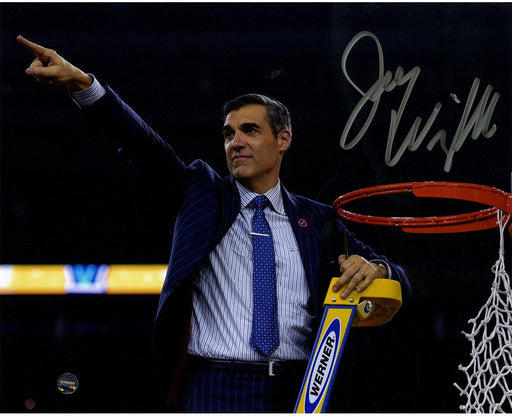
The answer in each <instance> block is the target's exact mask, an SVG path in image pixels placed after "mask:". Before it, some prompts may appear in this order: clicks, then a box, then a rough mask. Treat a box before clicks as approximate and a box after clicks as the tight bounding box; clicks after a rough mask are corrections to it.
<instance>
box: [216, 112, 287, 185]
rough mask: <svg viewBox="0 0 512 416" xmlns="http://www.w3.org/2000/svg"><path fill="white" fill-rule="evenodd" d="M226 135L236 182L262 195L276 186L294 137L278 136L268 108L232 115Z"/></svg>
mask: <svg viewBox="0 0 512 416" xmlns="http://www.w3.org/2000/svg"><path fill="white" fill-rule="evenodd" d="M223 134H224V150H225V152H226V160H227V163H228V168H229V171H230V172H231V175H233V177H234V178H235V179H236V180H238V181H239V182H240V183H241V184H242V185H244V186H246V187H247V188H249V189H250V190H252V191H254V192H258V193H264V192H266V191H268V190H269V189H271V188H272V187H273V186H275V185H276V183H277V180H278V177H279V169H280V167H281V160H282V158H283V154H284V152H285V151H286V149H288V147H289V146H290V143H291V133H290V132H289V131H288V130H282V131H281V132H280V133H279V134H278V135H277V137H276V136H274V134H273V132H272V128H271V127H270V123H269V121H268V118H267V110H266V108H265V106H263V105H260V104H249V105H246V106H244V107H242V108H240V109H238V110H233V111H231V112H230V113H229V114H228V116H227V117H226V121H225V122H224V128H223Z"/></svg>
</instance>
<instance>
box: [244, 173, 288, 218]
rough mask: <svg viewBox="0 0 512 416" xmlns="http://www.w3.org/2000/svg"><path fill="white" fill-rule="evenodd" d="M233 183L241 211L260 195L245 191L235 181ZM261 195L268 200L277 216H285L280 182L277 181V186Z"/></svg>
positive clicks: (245, 189)
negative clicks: (238, 197) (236, 190)
mask: <svg viewBox="0 0 512 416" xmlns="http://www.w3.org/2000/svg"><path fill="white" fill-rule="evenodd" d="M235 183H236V186H237V188H238V192H239V193H240V202H241V208H242V209H244V208H246V207H247V205H249V204H250V203H251V201H252V200H253V199H254V198H256V197H257V196H258V195H260V194H258V193H256V192H253V191H251V190H249V189H247V188H246V187H245V186H243V185H242V184H241V183H239V182H238V181H235ZM263 195H265V196H266V197H267V198H268V200H269V201H270V204H271V205H272V208H274V211H276V212H277V213H278V214H281V215H286V212H285V210H284V202H283V194H282V193H281V180H278V181H277V185H276V186H274V187H273V188H272V189H270V190H268V191H267V192H265V193H264V194H263Z"/></svg>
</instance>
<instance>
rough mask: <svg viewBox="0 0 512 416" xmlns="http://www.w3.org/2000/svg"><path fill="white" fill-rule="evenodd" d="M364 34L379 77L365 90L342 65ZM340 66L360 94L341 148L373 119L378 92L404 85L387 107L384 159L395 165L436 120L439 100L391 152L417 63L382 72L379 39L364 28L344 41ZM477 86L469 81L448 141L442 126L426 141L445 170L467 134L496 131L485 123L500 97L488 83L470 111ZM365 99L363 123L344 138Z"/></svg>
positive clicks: (352, 142)
mask: <svg viewBox="0 0 512 416" xmlns="http://www.w3.org/2000/svg"><path fill="white" fill-rule="evenodd" d="M365 37H370V38H371V39H373V40H374V42H375V45H376V47H377V53H378V58H379V76H378V79H377V80H376V81H375V82H374V83H373V85H372V86H370V88H368V90H367V91H362V90H361V89H360V88H359V87H358V86H357V85H356V84H355V83H354V82H353V81H352V79H351V78H350V76H349V75H348V73H347V67H346V64H347V59H348V56H349V54H350V52H351V51H352V49H353V48H354V46H355V45H356V44H357V42H358V41H359V40H361V39H362V38H365ZM341 68H342V71H343V75H344V76H345V78H346V79H347V81H348V82H349V83H350V84H351V85H352V86H353V87H354V88H355V89H356V91H358V92H359V93H360V94H361V95H362V97H361V99H360V100H359V102H358V103H357V104H356V106H355V108H354V110H353V111H352V114H351V115H350V117H349V119H348V121H347V123H346V124H345V128H344V129H343V133H342V134H341V139H340V146H341V148H342V149H345V150H348V149H351V148H353V147H354V146H355V145H357V144H358V143H359V141H360V140H361V139H362V138H363V136H364V134H365V133H366V131H367V130H368V128H369V126H370V124H371V123H372V121H373V117H374V116H375V113H376V112H377V109H378V107H379V102H380V99H381V97H382V95H383V94H384V93H385V92H390V91H393V90H394V89H395V88H396V87H401V86H403V85H406V89H405V92H404V95H403V97H402V101H401V103H400V106H399V108H398V110H395V109H392V110H391V119H390V123H389V131H388V139H387V144H386V154H385V162H386V164H387V165H388V166H395V165H396V164H397V163H398V161H399V160H400V158H401V157H402V155H403V154H404V153H405V151H406V150H407V149H409V150H410V151H411V152H414V151H415V150H417V149H418V148H419V147H420V146H421V144H422V143H423V141H424V140H425V137H426V136H427V134H428V133H429V131H430V129H431V127H432V125H433V123H434V121H435V120H436V117H437V115H438V114H439V112H440V111H441V108H442V104H441V103H439V102H437V103H436V104H435V106H434V109H433V110H432V113H431V114H430V116H429V118H428V119H427V121H426V122H425V123H424V125H423V127H422V128H421V123H422V119H421V117H416V118H415V120H414V122H413V124H412V126H411V128H410V129H409V132H408V133H407V135H406V137H405V139H404V140H403V142H402V143H401V144H399V145H398V149H397V150H396V152H395V154H394V155H393V148H394V147H395V146H394V144H395V138H396V133H397V130H398V127H399V124H400V121H401V119H402V115H403V113H404V111H405V107H406V105H407V102H408V100H409V97H410V95H411V93H412V90H413V88H414V84H415V83H416V80H417V79H418V77H419V74H420V71H421V69H420V68H419V67H418V66H415V67H414V68H412V69H411V70H410V71H409V72H407V73H405V71H404V69H403V68H402V67H400V66H399V67H397V69H396V71H395V73H394V75H393V73H392V72H391V71H386V72H384V54H383V52H382V46H381V44H380V42H379V39H378V38H377V37H376V36H375V35H374V34H373V33H371V32H368V31H363V32H359V33H358V34H357V35H356V36H354V37H353V38H352V40H351V41H350V42H349V43H348V45H347V47H346V48H345V50H344V52H343V56H342V59H341ZM479 86H480V80H479V79H478V78H475V79H474V81H473V85H472V86H471V90H470V92H469V95H468V97H467V99H466V102H465V105H464V111H463V113H462V116H461V118H460V121H459V125H458V127H457V131H456V132H455V134H454V136H453V139H452V141H451V143H448V137H447V133H446V130H443V129H440V130H438V131H437V133H435V134H434V136H433V137H432V138H431V139H430V141H429V142H428V143H427V149H428V150H432V149H433V148H434V146H435V145H436V144H437V143H439V144H440V146H441V148H442V149H443V151H444V152H445V153H446V160H445V164H444V170H445V172H449V171H450V169H451V167H452V163H453V156H454V155H455V153H456V152H458V151H459V150H460V149H461V148H462V146H463V144H464V142H465V141H466V139H467V138H468V137H469V135H471V138H472V139H473V140H476V139H478V138H479V137H480V136H483V137H485V138H488V139H489V138H491V137H492V136H493V135H494V134H495V133H496V129H497V128H496V125H495V124H493V125H492V126H491V127H489V126H490V124H491V117H492V114H493V112H494V109H495V107H496V103H497V101H498V99H499V97H500V94H499V93H497V92H494V94H492V97H491V93H492V90H493V87H492V86H491V85H488V86H487V87H486V88H485V91H484V93H483V95H482V97H481V98H480V101H479V102H478V104H477V105H476V107H475V108H474V109H473V110H472V108H473V105H474V103H475V100H476V95H477V93H478V89H479ZM489 99H490V101H489ZM369 102H371V103H373V104H372V105H371V109H370V111H369V114H368V117H367V119H366V121H365V122H364V124H363V126H362V127H361V129H360V130H359V132H357V134H356V135H355V137H354V138H352V139H348V136H349V133H350V130H351V128H352V124H353V123H354V121H355V120H356V119H357V117H358V115H359V112H360V111H361V110H362V109H363V108H364V106H365V105H366V104H367V103H369ZM471 111H472V113H471ZM420 128H421V130H420Z"/></svg>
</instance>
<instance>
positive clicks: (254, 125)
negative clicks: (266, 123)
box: [241, 122, 260, 131]
mask: <svg viewBox="0 0 512 416" xmlns="http://www.w3.org/2000/svg"><path fill="white" fill-rule="evenodd" d="M252 128H257V129H259V128H260V125H259V124H258V123H253V122H246V123H242V126H241V129H242V130H244V131H245V130H249V129H252Z"/></svg>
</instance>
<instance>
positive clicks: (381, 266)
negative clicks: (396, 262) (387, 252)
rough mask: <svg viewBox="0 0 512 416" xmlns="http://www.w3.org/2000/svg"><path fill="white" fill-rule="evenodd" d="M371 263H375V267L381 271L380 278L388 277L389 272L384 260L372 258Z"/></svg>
mask: <svg viewBox="0 0 512 416" xmlns="http://www.w3.org/2000/svg"><path fill="white" fill-rule="evenodd" d="M372 263H373V264H375V265H376V266H377V269H378V270H379V271H380V272H381V276H382V277H380V278H381V279H388V278H389V277H390V275H391V273H390V272H389V266H388V265H387V264H386V263H385V262H383V261H379V260H373V261H372Z"/></svg>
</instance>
